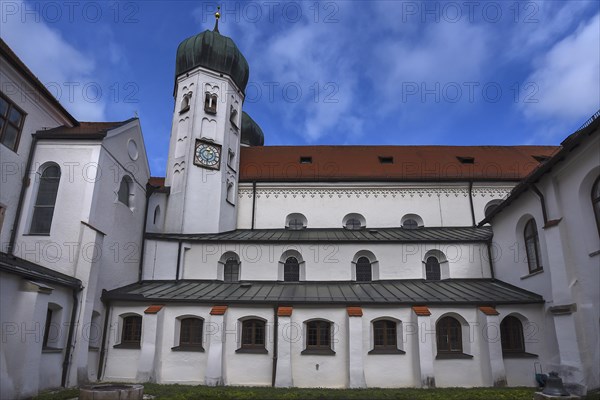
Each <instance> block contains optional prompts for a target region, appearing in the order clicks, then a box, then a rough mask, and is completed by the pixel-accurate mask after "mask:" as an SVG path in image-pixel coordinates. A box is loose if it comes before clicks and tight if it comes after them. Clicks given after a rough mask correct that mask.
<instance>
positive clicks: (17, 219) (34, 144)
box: [7, 133, 38, 256]
mask: <svg viewBox="0 0 600 400" xmlns="http://www.w3.org/2000/svg"><path fill="white" fill-rule="evenodd" d="M37 141H38V139H37V136H35V133H34V134H32V135H31V147H30V148H29V155H28V156H27V165H26V166H25V172H24V173H23V181H22V182H21V192H20V193H19V202H18V203H17V212H16V214H15V220H14V221H13V227H12V231H11V232H10V240H9V242H8V248H7V253H8V254H10V255H12V256H14V255H15V254H14V247H15V240H16V239H17V230H18V229H19V222H20V221H21V211H22V209H23V201H24V200H25V191H26V190H27V187H28V186H29V183H30V178H29V170H30V169H31V164H32V163H33V155H34V154H35V148H36V147H37Z"/></svg>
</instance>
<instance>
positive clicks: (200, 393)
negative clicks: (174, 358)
mask: <svg viewBox="0 0 600 400" xmlns="http://www.w3.org/2000/svg"><path fill="white" fill-rule="evenodd" d="M534 391H535V389H533V388H501V389H494V388H473V389H464V388H447V389H353V390H349V389H298V388H291V389H274V388H271V387H247V386H227V387H224V386H219V387H208V386H186V385H158V384H155V383H146V384H144V393H146V394H151V395H154V396H156V399H157V400H163V399H169V400H197V399H219V400H226V399H260V400H266V399H369V400H371V399H373V400H376V399H398V400H521V399H522V400H531V399H532V397H533V392H534ZM77 395H78V390H77V389H65V390H60V391H53V392H47V393H43V394H41V395H40V396H38V397H36V398H35V400H68V399H72V398H74V397H77ZM585 400H600V393H599V392H595V393H594V394H590V395H588V396H587V397H586V398H585Z"/></svg>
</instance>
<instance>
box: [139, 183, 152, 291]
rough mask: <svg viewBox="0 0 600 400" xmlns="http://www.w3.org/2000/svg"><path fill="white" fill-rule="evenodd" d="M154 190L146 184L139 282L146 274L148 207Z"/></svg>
mask: <svg viewBox="0 0 600 400" xmlns="http://www.w3.org/2000/svg"><path fill="white" fill-rule="evenodd" d="M152 193H154V190H153V189H152V187H151V186H150V185H149V184H147V183H146V205H145V206H144V226H143V228H142V243H141V245H140V266H139V271H138V282H141V281H142V276H143V273H144V251H145V249H146V226H147V225H148V205H149V203H150V196H152Z"/></svg>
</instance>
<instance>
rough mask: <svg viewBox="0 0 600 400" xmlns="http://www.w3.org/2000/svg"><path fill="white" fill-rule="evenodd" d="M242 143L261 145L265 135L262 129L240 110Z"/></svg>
mask: <svg viewBox="0 0 600 400" xmlns="http://www.w3.org/2000/svg"><path fill="white" fill-rule="evenodd" d="M242 143H243V144H247V145H249V146H262V145H264V144H265V135H264V134H263V131H262V129H260V126H258V124H257V123H256V122H255V121H254V120H253V119H252V118H250V116H249V115H248V114H246V113H245V112H244V111H242Z"/></svg>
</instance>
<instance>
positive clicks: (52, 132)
mask: <svg viewBox="0 0 600 400" xmlns="http://www.w3.org/2000/svg"><path fill="white" fill-rule="evenodd" d="M134 119H135V118H131V119H128V120H125V121H114V122H80V123H79V125H78V126H74V127H68V126H64V125H63V126H59V127H56V128H53V129H46V130H42V131H37V132H36V136H37V137H38V138H45V139H53V138H56V139H102V138H104V137H105V136H106V133H107V132H108V131H110V130H111V129H115V128H118V127H119V126H122V125H125V124H127V123H129V122H131V121H133V120H134Z"/></svg>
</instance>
